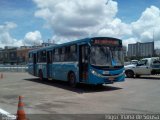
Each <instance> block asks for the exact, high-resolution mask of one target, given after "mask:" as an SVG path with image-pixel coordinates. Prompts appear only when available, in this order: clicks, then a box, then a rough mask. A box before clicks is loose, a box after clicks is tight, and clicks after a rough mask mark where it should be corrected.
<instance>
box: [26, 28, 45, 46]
mask: <svg viewBox="0 0 160 120" xmlns="http://www.w3.org/2000/svg"><path fill="white" fill-rule="evenodd" d="M42 42H43V41H42V36H41V33H40V32H39V31H34V32H28V33H26V35H25V37H24V40H23V43H24V44H25V45H40V44H41V43H42Z"/></svg>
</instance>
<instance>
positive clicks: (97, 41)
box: [93, 39, 120, 45]
mask: <svg viewBox="0 0 160 120" xmlns="http://www.w3.org/2000/svg"><path fill="white" fill-rule="evenodd" d="M93 44H98V45H120V41H119V40H112V39H102V40H101V39H95V40H94V42H93Z"/></svg>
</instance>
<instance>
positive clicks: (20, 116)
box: [16, 96, 27, 120]
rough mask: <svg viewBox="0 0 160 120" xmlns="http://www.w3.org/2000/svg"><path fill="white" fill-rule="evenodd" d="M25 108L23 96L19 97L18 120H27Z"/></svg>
mask: <svg viewBox="0 0 160 120" xmlns="http://www.w3.org/2000/svg"><path fill="white" fill-rule="evenodd" d="M23 106H24V103H23V101H22V96H19V102H18V110H17V119H16V120H27V118H26V115H25V112H24V109H23Z"/></svg>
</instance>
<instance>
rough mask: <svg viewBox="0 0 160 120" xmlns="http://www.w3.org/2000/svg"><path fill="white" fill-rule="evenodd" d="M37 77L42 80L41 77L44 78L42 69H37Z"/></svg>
mask: <svg viewBox="0 0 160 120" xmlns="http://www.w3.org/2000/svg"><path fill="white" fill-rule="evenodd" d="M38 77H39V79H40V80H43V79H44V78H43V72H42V70H39V72H38Z"/></svg>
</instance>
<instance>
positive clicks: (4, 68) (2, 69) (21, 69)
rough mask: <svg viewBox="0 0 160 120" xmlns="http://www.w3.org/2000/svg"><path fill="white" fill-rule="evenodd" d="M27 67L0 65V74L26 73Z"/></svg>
mask: <svg viewBox="0 0 160 120" xmlns="http://www.w3.org/2000/svg"><path fill="white" fill-rule="evenodd" d="M27 70H28V67H27V65H0V72H27Z"/></svg>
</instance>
